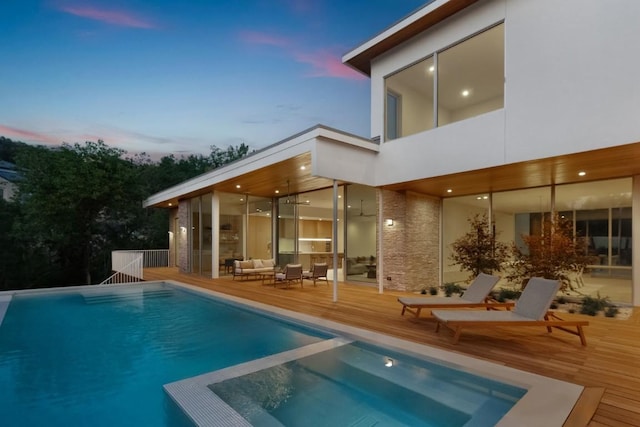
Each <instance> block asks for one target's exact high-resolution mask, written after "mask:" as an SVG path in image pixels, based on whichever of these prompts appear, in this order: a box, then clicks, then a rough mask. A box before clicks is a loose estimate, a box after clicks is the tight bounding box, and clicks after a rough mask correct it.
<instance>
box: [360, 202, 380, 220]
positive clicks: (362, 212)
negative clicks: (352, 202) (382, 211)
mask: <svg viewBox="0 0 640 427" xmlns="http://www.w3.org/2000/svg"><path fill="white" fill-rule="evenodd" d="M363 203H364V200H363V199H360V214H359V215H358V216H363V217H364V216H367V217H368V216H376V214H365V213H364V209H363V208H362V204H363Z"/></svg>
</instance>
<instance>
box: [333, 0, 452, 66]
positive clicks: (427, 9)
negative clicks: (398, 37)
mask: <svg viewBox="0 0 640 427" xmlns="http://www.w3.org/2000/svg"><path fill="white" fill-rule="evenodd" d="M449 1H450V0H436V1H434V2H433V3H429V4H427V5H425V6H424V7H422V8H421V9H418V10H417V11H415V12H413V13H412V14H410V15H409V16H407V17H406V18H404V19H402V20H400V21H398V22H397V23H396V24H394V25H392V26H391V27H389V28H387V29H386V30H384V31H382V32H381V33H380V34H378V35H377V36H374V37H373V38H372V39H369V40H368V41H366V42H364V43H363V44H361V45H360V46H358V47H356V48H355V49H353V50H351V51H350V52H347V53H346V54H344V56H343V57H342V62H343V63H347V62H349V61H350V60H351V59H353V58H355V57H356V56H358V55H360V54H361V53H362V52H364V51H366V50H367V49H370V48H371V47H373V46H375V45H377V44H378V43H380V42H381V41H382V40H384V39H387V38H389V37H391V36H392V35H394V34H395V33H397V32H398V31H400V30H402V29H403V28H405V27H407V26H409V25H410V24H412V23H414V22H415V21H417V20H419V19H420V18H422V17H424V16H425V15H428V14H429V13H431V12H433V11H434V10H436V9H437V8H439V7H441V6H442V5H445V4H447V3H449Z"/></svg>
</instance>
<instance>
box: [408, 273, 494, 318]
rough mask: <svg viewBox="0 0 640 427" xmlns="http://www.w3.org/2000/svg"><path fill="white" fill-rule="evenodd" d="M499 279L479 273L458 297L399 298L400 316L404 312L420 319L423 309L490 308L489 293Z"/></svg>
mask: <svg viewBox="0 0 640 427" xmlns="http://www.w3.org/2000/svg"><path fill="white" fill-rule="evenodd" d="M498 280H500V277H498V276H492V275H490V274H484V273H480V274H478V275H477V276H476V278H475V279H473V282H471V284H470V285H469V287H468V288H467V290H466V291H464V293H463V294H462V296H460V297H400V298H398V302H399V303H400V304H402V315H403V316H404V313H405V311H408V312H409V313H413V314H414V315H415V316H416V317H420V311H421V310H422V309H423V308H449V307H456V308H459V307H487V308H490V307H489V306H490V304H491V303H490V302H489V293H490V292H491V289H493V287H494V286H495V285H496V283H498Z"/></svg>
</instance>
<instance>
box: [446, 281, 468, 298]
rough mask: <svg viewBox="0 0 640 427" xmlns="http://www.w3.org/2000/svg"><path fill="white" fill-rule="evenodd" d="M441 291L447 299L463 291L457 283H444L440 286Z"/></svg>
mask: <svg viewBox="0 0 640 427" xmlns="http://www.w3.org/2000/svg"><path fill="white" fill-rule="evenodd" d="M442 289H443V290H444V295H445V296H447V297H450V296H451V295H453V294H459V293H461V292H462V291H463V289H462V287H460V285H458V284H457V283H445V284H444V285H443V286H442Z"/></svg>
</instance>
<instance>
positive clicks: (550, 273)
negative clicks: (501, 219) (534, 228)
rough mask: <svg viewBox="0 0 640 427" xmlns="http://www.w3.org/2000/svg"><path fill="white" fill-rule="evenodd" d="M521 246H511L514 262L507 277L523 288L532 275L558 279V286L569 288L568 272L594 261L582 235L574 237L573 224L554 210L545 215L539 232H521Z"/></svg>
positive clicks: (576, 270) (570, 286) (575, 272)
mask: <svg viewBox="0 0 640 427" xmlns="http://www.w3.org/2000/svg"><path fill="white" fill-rule="evenodd" d="M522 240H523V242H524V247H518V246H517V245H516V244H515V243H514V244H513V246H512V253H513V258H514V262H513V263H512V268H511V271H510V272H509V274H508V275H507V279H508V280H510V281H512V282H514V283H519V284H521V285H522V286H523V287H524V286H526V284H527V281H528V280H529V278H531V277H544V278H546V279H555V280H559V281H560V289H561V290H568V289H571V288H572V285H571V275H572V274H579V273H580V272H581V271H583V270H584V268H585V267H586V266H587V265H588V264H591V263H593V259H592V257H591V256H589V255H588V254H587V249H586V248H587V246H586V244H585V239H584V237H580V236H574V233H573V223H572V221H570V220H568V219H564V218H562V217H561V216H560V215H558V214H557V213H554V214H553V215H551V216H546V217H545V218H544V220H543V221H542V226H541V227H540V231H539V232H538V233H534V234H529V235H522Z"/></svg>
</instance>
